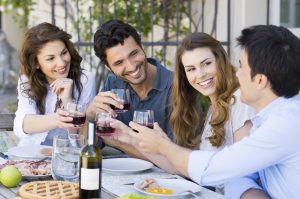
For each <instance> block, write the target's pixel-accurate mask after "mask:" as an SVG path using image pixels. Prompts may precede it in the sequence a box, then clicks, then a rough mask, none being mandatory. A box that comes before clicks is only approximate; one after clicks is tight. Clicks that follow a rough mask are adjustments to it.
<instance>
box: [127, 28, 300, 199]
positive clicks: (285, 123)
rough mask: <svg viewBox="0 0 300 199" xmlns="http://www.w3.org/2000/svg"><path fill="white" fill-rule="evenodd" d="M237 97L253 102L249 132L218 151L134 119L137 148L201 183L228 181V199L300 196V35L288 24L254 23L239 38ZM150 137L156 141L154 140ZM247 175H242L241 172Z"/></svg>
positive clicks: (132, 125) (287, 198) (131, 124)
mask: <svg viewBox="0 0 300 199" xmlns="http://www.w3.org/2000/svg"><path fill="white" fill-rule="evenodd" d="M238 42H239V44H240V46H241V47H242V49H243V50H242V54H241V58H240V65H241V67H240V68H239V70H238V71H237V77H238V79H239V82H240V90H241V101H242V102H244V103H246V104H248V105H250V106H252V107H254V108H255V109H256V111H257V115H256V116H255V117H254V118H253V119H252V120H251V121H252V124H253V126H252V128H251V130H250V135H249V136H247V137H245V138H244V139H242V140H241V141H239V142H237V143H235V144H233V145H231V146H227V147H225V148H224V149H223V150H221V151H219V152H210V151H199V150H198V151H191V150H188V149H184V148H182V147H180V146H178V145H176V144H174V143H172V142H171V141H169V140H168V139H164V137H162V136H161V137H160V138H161V139H158V135H159V133H161V132H159V131H162V130H161V129H159V128H158V127H157V126H155V128H154V130H152V129H149V128H146V127H143V126H141V125H138V124H136V123H133V122H132V123H130V126H131V127H132V128H133V129H134V130H137V131H138V132H139V133H133V132H132V134H133V135H134V137H136V138H137V139H138V145H137V146H138V147H140V148H141V149H143V151H145V152H148V153H149V152H150V153H157V154H161V155H163V156H165V157H166V158H167V159H168V160H169V161H170V162H171V163H172V164H173V166H175V168H176V169H177V170H178V171H180V172H181V173H182V174H183V175H185V176H188V177H190V178H191V179H192V180H194V181H195V182H197V183H199V184H200V185H218V184H221V183H226V182H228V185H227V186H226V189H225V194H226V197H227V198H230V199H236V198H242V199H245V198H259V197H260V198H269V197H271V198H280V199H297V198H299V197H300V189H299V179H300V150H299V146H300V122H299V118H300V100H299V99H297V97H295V96H296V95H297V94H298V92H299V89H300V78H299V77H300V40H299V39H298V38H297V37H296V36H295V35H293V34H292V33H291V32H290V31H289V30H288V29H286V28H283V27H277V26H272V25H259V26H253V27H250V28H247V29H244V30H243V31H242V35H241V36H240V37H239V38H238ZM153 140H155V142H154V143H153ZM243 176H245V177H243Z"/></svg>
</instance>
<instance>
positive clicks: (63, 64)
mask: <svg viewBox="0 0 300 199" xmlns="http://www.w3.org/2000/svg"><path fill="white" fill-rule="evenodd" d="M37 60H38V64H39V67H40V70H41V71H42V72H43V73H44V74H45V76H46V78H47V81H48V83H49V84H51V83H52V82H53V81H54V80H56V79H58V78H65V77H68V73H69V70H70V65H71V56H70V53H69V51H68V49H67V47H66V45H65V44H64V42H62V41H60V40H55V41H49V42H47V43H46V44H45V45H44V46H43V47H42V48H41V49H40V50H39V53H38V55H37Z"/></svg>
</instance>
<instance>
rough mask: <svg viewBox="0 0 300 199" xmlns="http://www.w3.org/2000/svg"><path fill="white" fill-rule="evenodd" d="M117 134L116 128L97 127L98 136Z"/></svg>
mask: <svg viewBox="0 0 300 199" xmlns="http://www.w3.org/2000/svg"><path fill="white" fill-rule="evenodd" d="M114 132H115V128H112V127H110V126H97V132H96V133H97V135H101V136H106V135H111V134H113V133H114Z"/></svg>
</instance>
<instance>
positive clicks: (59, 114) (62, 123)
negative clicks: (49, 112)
mask: <svg viewBox="0 0 300 199" xmlns="http://www.w3.org/2000/svg"><path fill="white" fill-rule="evenodd" d="M69 114H70V113H69V112H68V111H65V110H63V109H57V111H56V112H55V113H53V118H54V120H55V122H56V124H57V127H58V128H74V124H72V123H71V122H72V120H73V118H72V117H70V116H69Z"/></svg>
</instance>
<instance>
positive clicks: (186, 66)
mask: <svg viewBox="0 0 300 199" xmlns="http://www.w3.org/2000/svg"><path fill="white" fill-rule="evenodd" d="M208 59H211V58H209V57H208V58H206V59H204V60H203V61H201V62H200V65H201V64H203V63H204V62H206V60H208ZM184 67H193V66H192V65H187V66H184Z"/></svg>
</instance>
